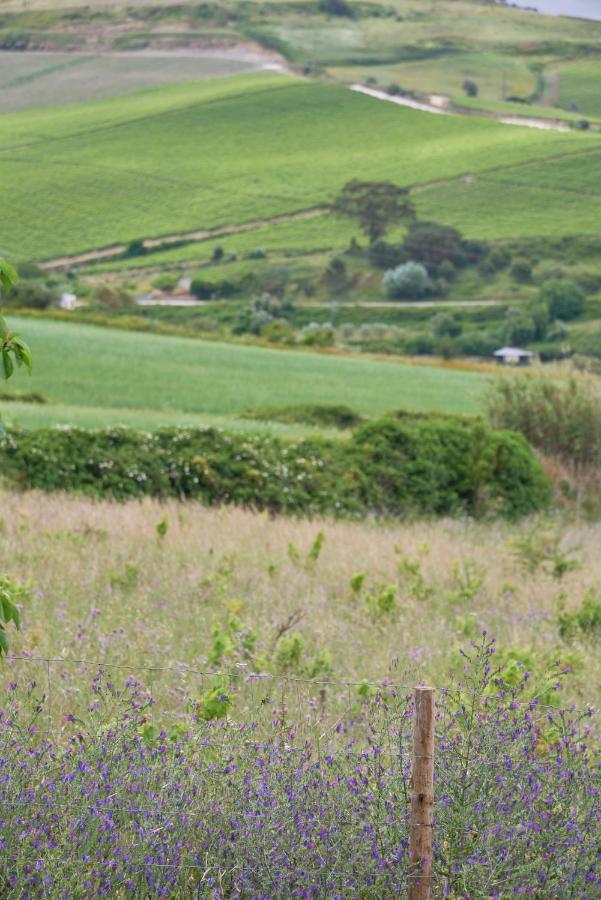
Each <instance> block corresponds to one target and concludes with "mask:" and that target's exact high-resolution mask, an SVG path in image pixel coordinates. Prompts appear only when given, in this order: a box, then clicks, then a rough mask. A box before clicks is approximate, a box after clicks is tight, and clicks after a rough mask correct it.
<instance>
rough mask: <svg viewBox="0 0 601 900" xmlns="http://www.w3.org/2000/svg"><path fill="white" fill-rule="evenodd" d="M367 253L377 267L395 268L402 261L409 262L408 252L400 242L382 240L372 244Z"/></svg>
mask: <svg viewBox="0 0 601 900" xmlns="http://www.w3.org/2000/svg"><path fill="white" fill-rule="evenodd" d="M367 255H368V257H369V261H370V263H371V264H372V265H373V266H375V267H376V268H377V269H394V268H395V267H396V266H398V265H400V263H403V262H407V254H406V253H405V251H404V250H403V249H402V247H401V246H400V245H399V244H388V243H387V242H386V241H381V240H380V241H375V243H373V244H371V245H370V247H369V249H368V251H367Z"/></svg>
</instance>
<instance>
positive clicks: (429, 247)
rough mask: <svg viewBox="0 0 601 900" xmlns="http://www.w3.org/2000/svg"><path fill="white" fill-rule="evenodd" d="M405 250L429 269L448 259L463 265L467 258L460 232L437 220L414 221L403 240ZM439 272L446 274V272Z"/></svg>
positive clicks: (410, 256)
mask: <svg viewBox="0 0 601 900" xmlns="http://www.w3.org/2000/svg"><path fill="white" fill-rule="evenodd" d="M403 250H404V251H405V254H406V256H407V258H408V259H413V260H415V261H416V262H420V263H423V264H424V265H425V266H426V267H427V268H428V270H430V269H431V268H435V267H437V266H440V265H441V263H443V262H446V261H449V262H451V263H453V265H455V266H461V265H464V263H465V259H466V257H465V250H464V241H463V238H462V237H461V234H460V232H459V231H457V229H456V228H450V227H449V226H448V225H439V224H438V223H437V222H412V223H411V224H410V225H409V230H408V232H407V235H406V237H405V240H404V241H403ZM439 274H441V275H444V272H440V273H439ZM445 277H447V276H446V275H445Z"/></svg>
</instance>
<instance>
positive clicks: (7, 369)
mask: <svg viewBox="0 0 601 900" xmlns="http://www.w3.org/2000/svg"><path fill="white" fill-rule="evenodd" d="M14 369H15V367H14V365H13V361H12V359H11V358H10V353H9V352H8V350H2V373H3V375H4V377H5V378H10V376H11V375H12V373H13V372H14Z"/></svg>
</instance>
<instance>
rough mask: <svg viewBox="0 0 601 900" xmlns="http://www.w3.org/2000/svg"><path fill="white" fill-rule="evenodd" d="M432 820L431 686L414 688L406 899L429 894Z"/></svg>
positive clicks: (417, 899) (423, 899)
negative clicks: (407, 896)
mask: <svg viewBox="0 0 601 900" xmlns="http://www.w3.org/2000/svg"><path fill="white" fill-rule="evenodd" d="M433 821H434V688H431V687H418V688H415V719H414V726H413V770H412V776H411V817H410V823H409V825H410V837H409V876H408V882H407V887H408V895H409V900H430V897H431V894H432V825H433Z"/></svg>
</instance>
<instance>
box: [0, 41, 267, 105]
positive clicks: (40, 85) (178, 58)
mask: <svg viewBox="0 0 601 900" xmlns="http://www.w3.org/2000/svg"><path fill="white" fill-rule="evenodd" d="M218 53H219V51H208V52H206V53H205V54H204V55H203V54H200V53H198V54H197V55H195V56H194V55H192V53H189V54H188V55H186V54H177V53H173V54H172V55H168V54H165V53H163V54H161V53H129V54H127V53H122V54H114V53H113V54H99V55H94V54H86V53H78V54H73V53H44V52H39V53H20V52H10V51H7V52H4V53H0V106H1V108H2V111H3V112H13V111H15V110H22V109H36V108H42V107H48V106H59V105H63V104H67V103H78V102H82V101H86V100H97V99H100V98H103V97H113V96H116V95H118V94H126V93H128V92H132V91H140V90H143V89H144V88H149V87H156V86H158V85H162V84H170V83H172V82H177V81H189V80H192V79H204V78H219V77H222V76H224V75H237V74H240V73H242V72H247V71H249V70H252V69H255V68H257V65H258V60H256V61H255V62H252V61H251V59H250V58H248V59H243V58H236V56H235V55H232V54H231V53H230V55H228V53H227V51H225V50H224V51H222V55H218ZM240 56H243V54H240ZM247 56H248V57H250V54H247Z"/></svg>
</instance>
